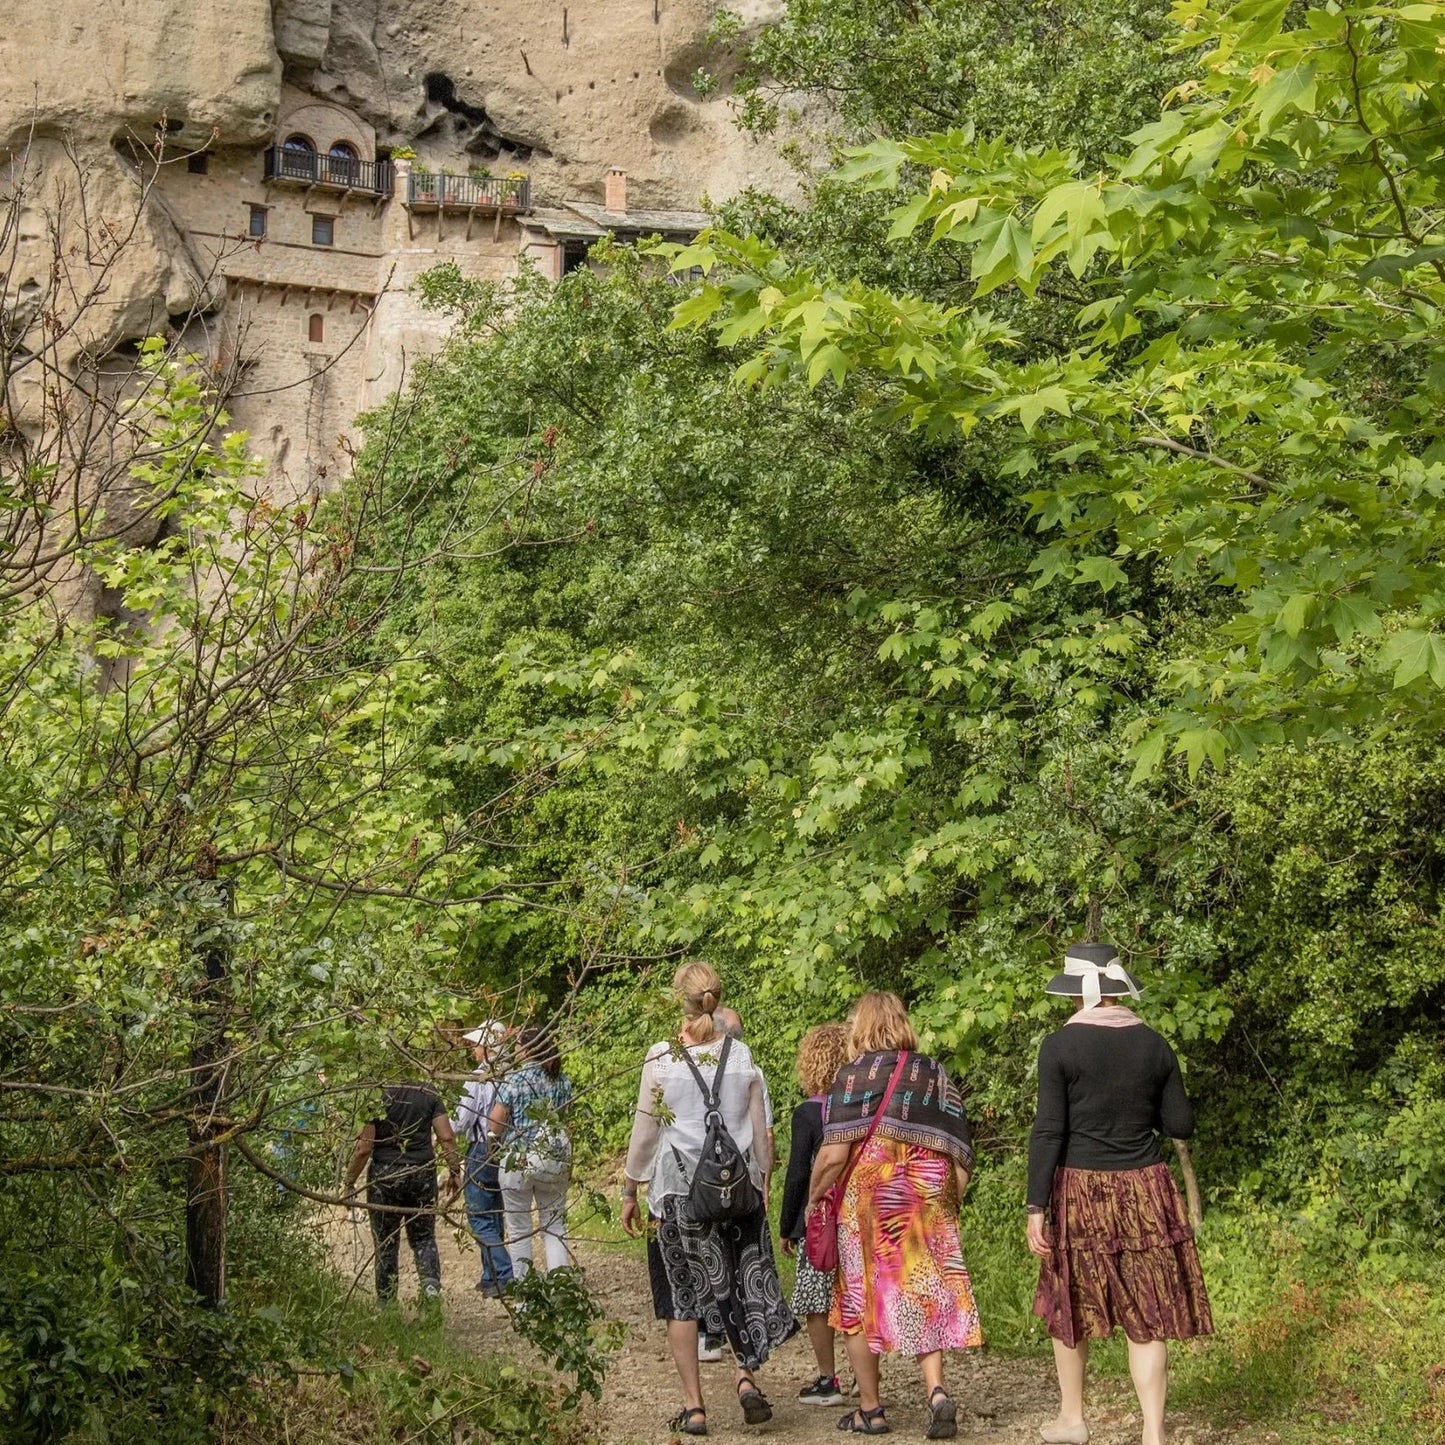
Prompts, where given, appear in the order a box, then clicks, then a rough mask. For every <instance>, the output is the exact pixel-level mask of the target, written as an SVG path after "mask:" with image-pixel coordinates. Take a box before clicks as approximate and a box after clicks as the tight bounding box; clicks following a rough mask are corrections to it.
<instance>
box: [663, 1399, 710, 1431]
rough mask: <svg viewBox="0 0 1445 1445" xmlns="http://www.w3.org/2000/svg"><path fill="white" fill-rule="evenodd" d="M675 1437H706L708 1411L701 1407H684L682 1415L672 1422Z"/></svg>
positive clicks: (671, 1426)
mask: <svg viewBox="0 0 1445 1445" xmlns="http://www.w3.org/2000/svg"><path fill="white" fill-rule="evenodd" d="M669 1428H670V1429H671V1430H672V1433H673V1434H674V1435H706V1434H707V1411H706V1410H704V1409H702V1408H701V1407H700V1406H697V1405H693V1406H691V1407H689V1406H686V1405H685V1406H683V1409H682V1413H681V1414H679V1415H678V1416H677V1418H676V1419H675V1420H673V1421H671V1422H670V1425H669Z"/></svg>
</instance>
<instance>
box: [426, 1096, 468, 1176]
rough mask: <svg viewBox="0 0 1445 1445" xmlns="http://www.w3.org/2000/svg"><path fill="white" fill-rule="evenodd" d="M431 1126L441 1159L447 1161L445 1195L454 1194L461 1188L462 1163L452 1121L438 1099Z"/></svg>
mask: <svg viewBox="0 0 1445 1445" xmlns="http://www.w3.org/2000/svg"><path fill="white" fill-rule="evenodd" d="M431 1126H432V1132H433V1133H434V1134H435V1135H436V1139H437V1143H438V1144H440V1145H441V1151H442V1157H443V1158H444V1159H445V1160H446V1161H447V1193H448V1194H455V1193H456V1192H457V1190H459V1189H460V1188H461V1187H462V1161H461V1160H460V1159H459V1158H458V1157H457V1136H456V1133H455V1131H454V1130H453V1129H452V1121H451V1120H450V1119H448V1118H447V1111H446V1109H445V1108H444V1107H443V1105H442V1101H441V1100H440V1099H438V1100H437V1111H436V1113H435V1114H433V1115H432V1121H431Z"/></svg>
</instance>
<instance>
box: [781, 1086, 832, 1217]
mask: <svg viewBox="0 0 1445 1445" xmlns="http://www.w3.org/2000/svg"><path fill="white" fill-rule="evenodd" d="M822 1142H823V1100H822V1099H821V1098H816V1099H804V1100H803V1102H802V1103H801V1104H799V1105H798V1107H797V1108H796V1109H794V1110H793V1142H792V1143H791V1144H790V1145H789V1146H788V1177H787V1178H786V1179H785V1180H784V1181H783V1212H782V1214H781V1216H780V1217H779V1220H778V1233H779V1235H780V1236H781V1237H782V1238H783V1239H802V1237H803V1236H804V1235H805V1234H806V1233H807V1232H808V1230H807V1226H806V1225H805V1224H804V1222H803V1216H804V1215H805V1214H806V1213H807V1212H808V1181H809V1180H810V1179H811V1178H812V1176H813V1160H814V1159H816V1158H817V1157H818V1146H819V1145H820V1144H822Z"/></svg>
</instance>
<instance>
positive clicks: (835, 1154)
mask: <svg viewBox="0 0 1445 1445" xmlns="http://www.w3.org/2000/svg"><path fill="white" fill-rule="evenodd" d="M852 1152H853V1146H852V1145H851V1144H849V1143H846V1142H844V1143H841V1144H824V1145H822V1146H821V1147H820V1148H819V1150H818V1157H817V1158H816V1159H814V1160H813V1172H812V1174H811V1175H810V1176H809V1178H808V1203H809V1204H816V1203H817V1202H818V1201H819V1200H820V1199H821V1198H822V1197H823V1196H824V1195H825V1194H826V1193H827V1192H828V1191H829V1190H830V1189H831V1188H832V1187H833V1185H834V1184H836V1183H837V1181H838V1179H839V1178H840V1177H841V1175H842V1173H843V1170H844V1168H845V1167H846V1165H847V1163H848V1155H849V1154H851V1153H852Z"/></svg>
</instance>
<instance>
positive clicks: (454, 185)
mask: <svg viewBox="0 0 1445 1445" xmlns="http://www.w3.org/2000/svg"><path fill="white" fill-rule="evenodd" d="M462 179H463V178H462V177H461V176H459V175H456V174H455V173H454V172H452V171H449V170H448V169H447V168H446V167H445V166H443V167H442V170H441V189H442V204H443V205H444V206H455V205H457V204H459V203H460V201H461V198H462Z"/></svg>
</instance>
